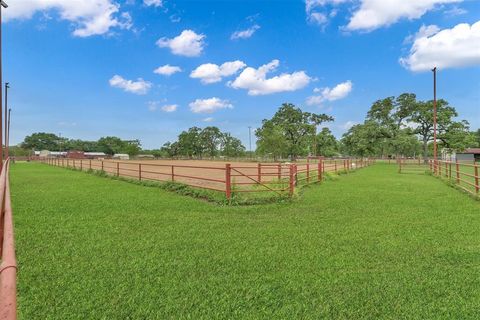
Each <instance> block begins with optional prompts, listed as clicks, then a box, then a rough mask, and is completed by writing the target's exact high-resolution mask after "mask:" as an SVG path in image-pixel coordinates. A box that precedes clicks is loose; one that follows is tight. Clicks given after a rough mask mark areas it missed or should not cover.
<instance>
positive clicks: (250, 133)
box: [248, 126, 252, 158]
mask: <svg viewBox="0 0 480 320" xmlns="http://www.w3.org/2000/svg"><path fill="white" fill-rule="evenodd" d="M248 143H249V149H250V158H252V127H250V126H249V127H248Z"/></svg>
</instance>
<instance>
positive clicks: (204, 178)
mask: <svg viewBox="0 0 480 320" xmlns="http://www.w3.org/2000/svg"><path fill="white" fill-rule="evenodd" d="M38 161H40V162H43V163H47V164H49V165H53V166H59V167H67V168H73V169H78V170H82V171H88V170H93V171H101V172H105V173H107V174H109V175H112V176H117V177H126V178H131V179H136V180H140V181H142V180H149V181H160V182H177V183H182V184H186V185H189V186H191V187H195V188H201V189H207V190H213V191H218V192H223V193H224V194H225V197H226V199H231V197H232V195H233V194H235V193H261V192H270V193H275V194H278V195H284V194H288V195H289V196H292V195H293V194H294V192H295V188H296V187H300V186H303V185H307V184H311V183H315V182H319V181H322V180H323V179H324V177H325V172H334V173H339V172H350V171H352V170H355V169H358V168H363V167H365V166H368V165H371V164H373V163H374V160H372V159H363V158H361V159H340V160H339V159H319V160H317V162H307V163H302V164H295V163H288V164H282V163H257V164H253V163H252V165H248V163H240V164H231V163H226V164H225V165H224V166H220V165H219V164H218V163H215V162H212V166H209V165H182V164H161V163H154V162H155V161H151V162H149V161H144V162H135V161H114V160H95V159H69V158H44V159H39V160H38Z"/></svg>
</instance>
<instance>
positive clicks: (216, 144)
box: [199, 127, 222, 157]
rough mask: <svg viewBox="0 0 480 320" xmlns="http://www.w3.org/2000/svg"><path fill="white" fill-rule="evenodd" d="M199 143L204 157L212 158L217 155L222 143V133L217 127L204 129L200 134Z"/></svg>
mask: <svg viewBox="0 0 480 320" xmlns="http://www.w3.org/2000/svg"><path fill="white" fill-rule="evenodd" d="M199 138H200V142H201V144H202V147H203V152H204V154H205V155H207V156H210V157H214V156H216V155H217V152H218V150H219V149H220V144H221V142H222V133H221V132H220V129H218V128H217V127H206V128H204V129H203V130H202V132H200V135H199Z"/></svg>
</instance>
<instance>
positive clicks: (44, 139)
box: [20, 132, 66, 151]
mask: <svg viewBox="0 0 480 320" xmlns="http://www.w3.org/2000/svg"><path fill="white" fill-rule="evenodd" d="M65 143H66V139H65V138H61V137H59V136H57V135H56V134H53V133H45V132H37V133H33V134H31V135H29V136H26V137H25V139H24V140H23V142H22V143H21V145H20V146H21V147H22V148H23V149H29V150H50V151H59V150H60V149H61V146H62V145H64V144H65Z"/></svg>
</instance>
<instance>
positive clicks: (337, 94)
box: [307, 80, 353, 106]
mask: <svg viewBox="0 0 480 320" xmlns="http://www.w3.org/2000/svg"><path fill="white" fill-rule="evenodd" d="M352 87H353V83H352V81H350V80H347V81H345V82H342V83H339V84H337V85H336V86H335V87H333V88H329V87H326V88H321V89H319V88H315V89H314V90H313V92H315V93H320V94H319V95H315V96H310V97H308V98H307V104H308V105H310V106H311V105H321V104H322V103H323V102H325V101H335V100H340V99H343V98H345V97H346V96H348V94H349V93H350V92H351V91H352Z"/></svg>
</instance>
